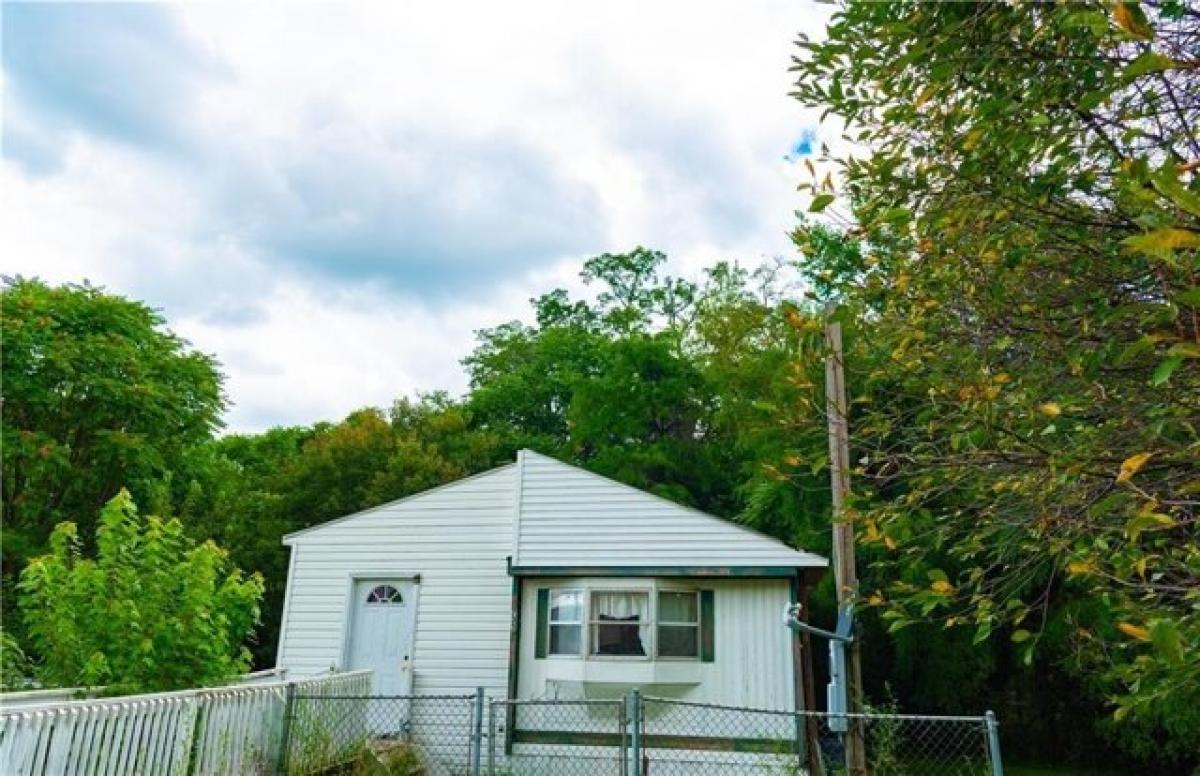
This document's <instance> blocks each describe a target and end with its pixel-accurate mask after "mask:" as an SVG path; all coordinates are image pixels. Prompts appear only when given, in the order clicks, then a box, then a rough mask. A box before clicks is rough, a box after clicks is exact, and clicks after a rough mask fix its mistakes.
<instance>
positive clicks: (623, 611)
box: [589, 590, 651, 657]
mask: <svg viewBox="0 0 1200 776" xmlns="http://www.w3.org/2000/svg"><path fill="white" fill-rule="evenodd" d="M591 598H592V606H591V617H590V623H591V648H590V649H589V652H590V653H591V654H593V655H625V656H633V657H647V656H648V655H649V654H650V648H649V645H650V627H651V622H650V593H649V592H648V591H644V590H642V591H622V590H593V591H592V594H591Z"/></svg>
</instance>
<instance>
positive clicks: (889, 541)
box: [883, 536, 896, 550]
mask: <svg viewBox="0 0 1200 776" xmlns="http://www.w3.org/2000/svg"><path fill="white" fill-rule="evenodd" d="M883 544H884V546H885V547H887V548H888V549H889V550H894V549H896V540H895V539H893V538H892V537H890V536H885V537H883Z"/></svg>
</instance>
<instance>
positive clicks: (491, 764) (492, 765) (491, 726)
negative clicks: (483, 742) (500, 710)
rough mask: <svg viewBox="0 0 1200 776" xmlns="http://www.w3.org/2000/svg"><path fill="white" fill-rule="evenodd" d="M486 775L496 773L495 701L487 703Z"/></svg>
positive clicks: (490, 775) (489, 775) (491, 775)
mask: <svg viewBox="0 0 1200 776" xmlns="http://www.w3.org/2000/svg"><path fill="white" fill-rule="evenodd" d="M487 772H488V776H493V774H495V773H496V701H492V702H491V703H489V704H488V770H487Z"/></svg>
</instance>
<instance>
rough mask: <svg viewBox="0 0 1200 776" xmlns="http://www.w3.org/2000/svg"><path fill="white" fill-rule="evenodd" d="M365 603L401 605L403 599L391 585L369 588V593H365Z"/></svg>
mask: <svg viewBox="0 0 1200 776" xmlns="http://www.w3.org/2000/svg"><path fill="white" fill-rule="evenodd" d="M367 603H369V604H402V603H404V598H403V597H402V596H401V595H400V591H399V590H397V589H396V588H394V587H392V586H391V585H377V586H375V587H373V588H371V592H370V593H367Z"/></svg>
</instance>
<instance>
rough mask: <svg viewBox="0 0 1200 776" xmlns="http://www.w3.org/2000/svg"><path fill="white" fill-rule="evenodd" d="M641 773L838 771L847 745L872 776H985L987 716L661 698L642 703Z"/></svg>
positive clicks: (988, 769)
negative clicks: (858, 747)
mask: <svg viewBox="0 0 1200 776" xmlns="http://www.w3.org/2000/svg"><path fill="white" fill-rule="evenodd" d="M642 709H643V712H642V718H641V722H642V726H643V730H644V733H643V735H642V736H641V748H642V764H643V770H642V773H643V774H646V775H647V776H648V775H649V774H654V776H660V774H662V775H664V776H674V775H675V774H679V775H680V776H682V774H697V775H698V776H705V775H706V774H712V775H713V776H733V775H734V774H739V775H740V774H762V773H771V774H809V773H812V774H827V775H832V774H844V773H845V772H846V740H847V738H848V737H849V736H852V735H859V736H861V737H862V739H863V741H864V742H865V747H864V748H865V752H866V765H867V767H868V770H869V772H870V773H871V774H873V776H901V774H929V776H981V774H987V776H991V774H993V773H994V772H996V771H995V770H994V769H993V762H992V756H993V755H992V747H991V741H990V736H989V732H990V729H989V724H990V723H989V719H988V718H987V717H946V716H937V717H935V716H918V715H901V714H845V715H840V716H831V715H829V714H825V713H820V712H786V711H767V710H762V709H746V708H737V707H731V706H719V705H715V704H705V703H689V702H685V701H677V700H668V699H663V698H646V699H644V701H643V703H642Z"/></svg>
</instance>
